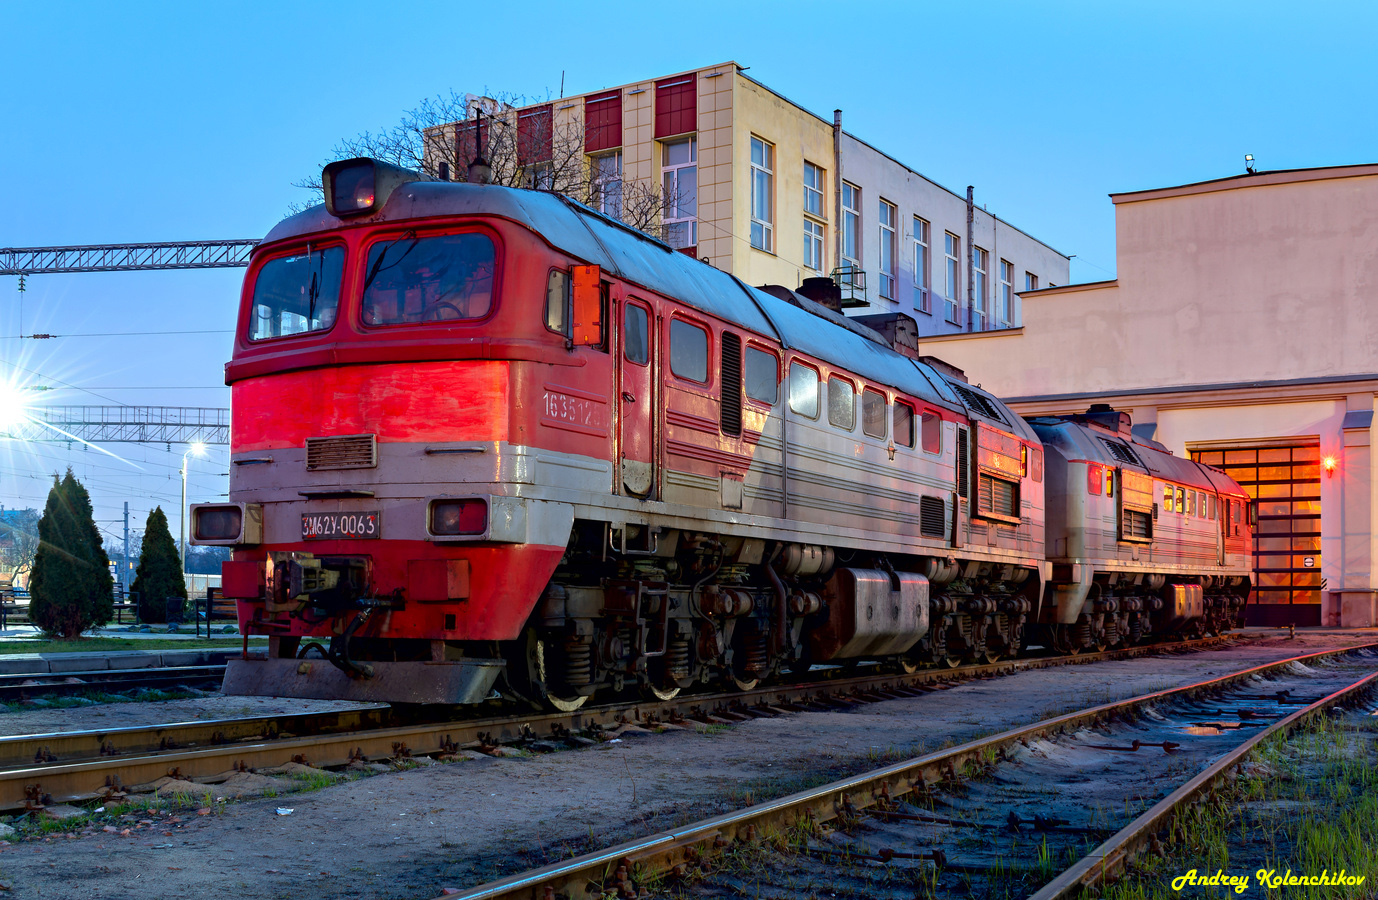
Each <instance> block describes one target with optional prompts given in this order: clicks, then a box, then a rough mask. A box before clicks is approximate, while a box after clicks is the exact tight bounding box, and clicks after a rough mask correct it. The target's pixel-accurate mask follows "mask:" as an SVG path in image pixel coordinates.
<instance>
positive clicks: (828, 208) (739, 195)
mask: <svg viewBox="0 0 1378 900" xmlns="http://www.w3.org/2000/svg"><path fill="white" fill-rule="evenodd" d="M733 80H734V83H735V97H736V100H735V108H734V112H735V114H736V121H737V122H738V127H737V128H736V130H735V133H734V135H733V138H734V140H733V153H734V155H735V160H736V163H737V165H736V172H735V173H734V177H733V188H734V191H733V193H734V198H735V202H734V203H733V209H732V231H733V234H734V235H735V236H736V240H734V241H733V245H734V252H733V254H732V256H733V271H734V273H735V274H736V275H737V276H738V277H739V278H741V279H742V280H743V281H745V282H746V283H747V284H751V285H758V284H783V285H784V286H785V287H789V288H793V287H796V286H798V284H799V282H800V281H801V280H802V279H804V278H808V277H809V276H811V275H814V274H817V273H814V272H812V271H810V270H808V269H805V268H804V161H805V160H807V161H809V162H811V163H813V164H814V165H816V166H821V167H822V168H823V169H824V171H825V175H824V185H823V209H824V214H825V216H826V218H827V220H828V226H827V235H826V238H825V240H824V246H823V255H824V267H823V273H822V274H824V275H826V274H827V273H828V272H829V271H831V270H832V267H833V265H834V263H833V258H834V254H833V248H834V245H835V239H836V235H835V233H834V231H833V228H834V223H833V190H834V188H835V187H836V184H835V183H834V182H833V176H834V164H833V129H832V123H830V122H825V121H823V120H822V119H820V118H819V117H818V116H815V115H813V114H812V113H810V112H807V111H806V110H804V109H801V108H800V107H798V106H795V105H794V104H793V103H791V102H789V101H788V100H785V99H784V98H782V97H780V96H778V95H777V94H774V93H772V92H771V91H770V90H768V89H767V88H765V87H762V86H761V85H759V84H757V83H755V82H754V81H751V80H750V79H748V78H746V77H744V76H742V75H740V74H738V75H736V76H734V79H733ZM753 135H755V136H756V137H758V138H761V139H763V140H765V141H766V142H768V143H771V144H773V145H774V146H775V167H774V168H775V179H774V182H775V197H774V206H775V208H774V216H775V221H774V225H775V246H774V253H766V252H764V251H761V250H757V249H755V248H753V247H752V246H751V138H752V136H753Z"/></svg>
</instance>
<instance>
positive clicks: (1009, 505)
mask: <svg viewBox="0 0 1378 900" xmlns="http://www.w3.org/2000/svg"><path fill="white" fill-rule="evenodd" d="M980 491H981V493H980V496H979V497H977V499H976V509H977V510H978V511H979V512H983V513H992V514H994V515H997V516H1008V517H1010V518H1016V517H1018V515H1019V486H1018V485H1016V484H1015V483H1014V482H1012V481H1005V480H1004V479H1003V478H992V477H991V476H989V475H987V474H986V473H984V472H982V473H981V486H980Z"/></svg>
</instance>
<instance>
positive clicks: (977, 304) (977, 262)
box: [971, 244, 990, 331]
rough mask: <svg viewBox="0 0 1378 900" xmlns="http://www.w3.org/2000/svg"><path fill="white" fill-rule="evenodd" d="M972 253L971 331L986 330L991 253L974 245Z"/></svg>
mask: <svg viewBox="0 0 1378 900" xmlns="http://www.w3.org/2000/svg"><path fill="white" fill-rule="evenodd" d="M971 249H972V253H971V286H972V292H971V294H972V297H971V330H972V331H985V330H986V310H987V308H988V307H987V303H986V301H987V300H989V299H990V298H989V297H988V296H987V294H988V292H989V290H990V253H989V251H987V250H985V249H983V248H981V247H978V246H976V245H975V244H973V245H972V248H971Z"/></svg>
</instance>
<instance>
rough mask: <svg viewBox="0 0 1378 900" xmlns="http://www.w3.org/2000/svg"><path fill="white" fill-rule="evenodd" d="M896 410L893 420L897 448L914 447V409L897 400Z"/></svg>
mask: <svg viewBox="0 0 1378 900" xmlns="http://www.w3.org/2000/svg"><path fill="white" fill-rule="evenodd" d="M894 410H895V412H894V415H893V416H892V418H893V419H894V424H895V446H896V447H913V446H914V407H912V406H910V405H909V404H908V403H901V402H900V401H898V400H897V401H895V406H894ZM924 449H925V450H927V449H928V448H927V447H925V448H924Z"/></svg>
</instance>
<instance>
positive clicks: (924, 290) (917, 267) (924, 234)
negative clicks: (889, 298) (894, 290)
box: [914, 216, 932, 313]
mask: <svg viewBox="0 0 1378 900" xmlns="http://www.w3.org/2000/svg"><path fill="white" fill-rule="evenodd" d="M929 284H930V282H929V269H928V222H927V221H926V220H924V219H920V218H919V217H918V216H915V217H914V308H915V309H917V310H921V311H922V312H926V313H931V312H932V310H931V309H929V307H928V286H929Z"/></svg>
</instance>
